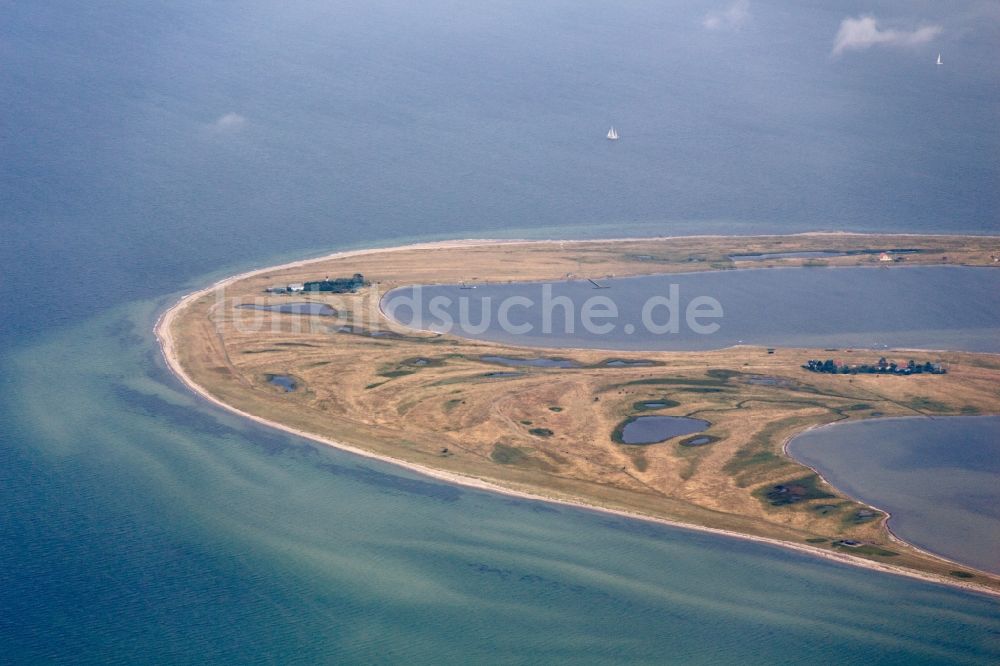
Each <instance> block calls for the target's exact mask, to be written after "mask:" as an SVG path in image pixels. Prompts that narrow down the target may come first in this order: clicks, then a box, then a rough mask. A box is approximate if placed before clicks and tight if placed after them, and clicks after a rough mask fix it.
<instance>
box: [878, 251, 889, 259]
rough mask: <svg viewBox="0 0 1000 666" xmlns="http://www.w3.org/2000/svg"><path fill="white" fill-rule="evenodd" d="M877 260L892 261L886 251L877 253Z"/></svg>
mask: <svg viewBox="0 0 1000 666" xmlns="http://www.w3.org/2000/svg"><path fill="white" fill-rule="evenodd" d="M878 260H879V261H892V257H891V256H889V253H888V252H883V253H882V254H880V255H878Z"/></svg>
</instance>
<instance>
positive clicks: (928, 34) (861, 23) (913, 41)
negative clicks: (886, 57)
mask: <svg viewBox="0 0 1000 666" xmlns="http://www.w3.org/2000/svg"><path fill="white" fill-rule="evenodd" d="M940 33H941V26H939V25H925V26H921V27H919V28H917V29H916V30H897V29H895V28H886V29H884V30H883V29H882V28H880V27H879V25H878V21H877V20H876V19H875V17H874V16H859V17H858V18H845V19H844V20H843V21H841V22H840V30H838V31H837V36H836V37H835V38H834V40H833V51H832V54H833V55H835V56H838V55H840V54H841V53H843V52H844V51H863V50H864V49H867V48H871V47H872V46H917V45H919V44H926V43H927V42H929V41H931V40H932V39H934V38H935V37H937V36H938V35H939V34H940Z"/></svg>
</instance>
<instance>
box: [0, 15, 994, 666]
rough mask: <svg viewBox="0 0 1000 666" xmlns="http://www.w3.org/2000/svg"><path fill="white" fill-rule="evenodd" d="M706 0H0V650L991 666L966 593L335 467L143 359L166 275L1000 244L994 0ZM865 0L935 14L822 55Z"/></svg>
mask: <svg viewBox="0 0 1000 666" xmlns="http://www.w3.org/2000/svg"><path fill="white" fill-rule="evenodd" d="M722 4H724V3H720V4H719V5H716V4H714V3H660V2H637V3H628V4H626V5H622V4H621V3H604V2H584V3H580V2H570V1H569V0H557V1H553V2H546V3H537V2H513V1H512V2H498V3H489V4H483V3H455V2H445V1H442V0H432V1H431V2H426V3H411V2H402V1H401V0H373V1H372V2H365V3H348V2H320V1H318V0H317V1H314V2H307V1H292V2H284V3H270V2H241V3H215V4H206V3H200V2H199V3H196V2H191V1H181V2H176V3H170V4H161V3H120V2H113V1H110V0H97V1H95V2H87V3H70V2H47V3H42V2H17V1H13V0H9V1H6V2H3V3H2V4H0V7H2V15H3V21H2V22H0V92H2V94H0V231H2V234H0V265H2V266H3V270H2V273H0V303H2V305H3V308H4V316H3V318H2V319H0V528H2V530H0V564H2V566H0V648H2V655H3V660H4V661H5V662H23V663H37V662H39V661H49V662H62V661H86V662H107V661H130V662H143V661H151V662H152V661H155V662H157V663H169V662H190V661H193V660H200V661H282V662H309V663H314V662H315V661H317V660H323V661H339V662H349V661H364V662H372V661H415V662H422V661H435V662H463V663H468V662H469V661H484V660H505V661H535V662H537V661H540V660H546V661H556V660H577V661H624V660H632V661H650V662H653V661H655V662H662V661H667V660H673V661H690V662H697V661H701V662H712V663H720V662H746V661H748V660H751V661H764V660H769V659H770V660H778V659H790V658H795V659H807V660H812V661H815V662H821V663H822V662H832V661H837V662H839V663H861V662H865V663H868V662H871V661H876V662H882V663H889V662H897V663H921V662H922V663H940V662H947V661H951V662H955V663H976V662H978V663H990V662H995V661H997V659H998V658H1000V646H998V644H997V640H996V637H997V635H998V632H1000V622H998V620H997V613H996V610H997V606H996V602H995V601H993V600H990V599H987V598H985V597H980V596H977V595H972V594H966V593H961V592H958V591H955V590H950V589H945V588H941V587H936V586H932V585H926V584H922V583H917V582H913V581H909V580H904V579H900V578H895V577H891V576H885V575H879V574H875V573H872V572H867V571H862V570H855V569H851V568H847V567H843V566H839V565H834V564H830V563H826V562H822V561H816V560H813V559H810V558H806V557H803V556H800V555H796V554H793V553H788V552H784V551H782V550H778V549H774V548H770V547H764V546H759V545H753V544H748V543H743V542H740V541H733V540H726V539H719V538H713V537H707V536H702V535H695V534H690V533H687V532H684V531H678V530H667V529H663V528H658V527H650V526H647V525H644V524H642V523H637V522H630V521H621V520H617V519H609V518H607V517H604V516H599V515H595V514H590V513H587V512H582V511H571V510H567V509H553V508H550V507H546V506H543V505H540V504H536V503H524V502H512V501H510V500H508V499H504V498H501V497H495V496H491V495H487V494H482V493H474V492H470V491H467V490H461V489H457V488H453V487H449V486H445V485H442V484H438V483H435V482H431V481H428V480H426V479H422V478H419V477H417V476H414V475H412V474H409V473H406V472H403V471H400V470H398V469H395V468H393V467H391V466H387V465H378V464H373V463H370V462H366V461H362V460H359V459H357V458H354V457H351V456H348V455H346V454H341V453H338V452H333V451H326V450H320V449H318V448H316V447H314V446H312V445H310V444H307V443H305V442H302V441H300V440H297V439H294V438H290V437H286V436H284V435H279V434H275V433H272V432H268V431H266V430H263V429H260V428H257V427H255V426H253V425H251V424H247V423H244V422H242V421H240V420H239V419H236V418H234V417H232V416H229V415H227V414H224V413H221V412H220V411H218V410H217V409H214V408H211V407H210V406H207V405H205V404H202V403H200V402H199V401H198V400H196V399H195V398H193V397H192V396H191V395H190V394H189V393H187V392H186V391H184V390H183V389H182V388H180V387H179V386H178V385H177V383H176V382H175V381H174V380H172V379H171V378H170V376H169V375H168V374H167V373H166V372H165V370H164V368H163V366H162V363H161V362H160V360H159V358H158V355H157V351H156V349H155V345H154V342H153V340H152V337H151V335H150V329H151V326H152V324H153V321H154V320H155V316H156V314H157V312H158V311H160V310H161V309H162V308H163V307H164V306H165V305H167V304H168V303H169V302H171V301H172V300H173V299H174V298H176V296H177V295H178V294H179V293H180V292H181V291H183V290H185V289H188V288H190V287H193V286H196V285H201V284H204V283H206V282H207V281H208V280H210V279H212V278H213V277H216V276H219V275H223V274H227V273H230V272H233V271H235V270H238V269H240V268H245V267H249V266H255V265H265V264H267V263H272V262H276V261H278V260H280V259H285V258H289V257H293V256H305V255H308V254H316V253H319V252H322V251H326V250H329V249H333V248H348V247H358V246H370V245H387V244H394V243H397V242H404V241H407V240H410V239H415V238H423V239H426V238H442V237H450V238H454V237H467V236H492V237H502V236H506V237H513V236H534V237H599V236H619V235H626V234H650V235H652V234H670V233H704V232H711V233H765V232H779V231H783V232H793V231H805V230H811V229H855V230H883V231H897V232H903V231H922V232H934V233H947V232H970V233H995V232H996V231H997V227H998V220H1000V216H998V211H1000V206H998V203H1000V191H998V190H997V188H996V187H995V184H996V182H997V181H998V176H1000V150H998V148H1000V137H998V136H997V134H996V133H995V132H994V131H992V130H993V129H994V123H995V119H996V118H997V117H998V111H1000V86H998V85H997V84H998V79H1000V73H998V72H997V71H996V70H995V68H992V67H988V66H985V65H984V63H989V62H993V61H994V60H995V55H996V50H997V49H996V44H997V43H998V34H1000V33H998V24H997V15H996V14H997V13H996V11H995V8H994V7H992V6H991V5H989V4H981V3H976V2H968V3H948V4H947V6H944V5H941V4H931V3H903V2H879V3H875V4H873V5H871V6H869V5H855V4H847V5H844V6H841V7H836V8H833V7H829V6H828V3H818V2H815V3H791V2H788V3H778V2H773V3H772V2H752V3H751V4H750V13H751V19H750V20H748V21H747V22H746V23H745V24H744V25H743V26H742V27H740V29H738V30H735V29H734V30H707V29H705V28H704V27H703V26H702V20H703V18H704V15H705V14H706V12H708V11H710V10H715V9H719V8H720V7H721V6H722ZM861 12H876V13H877V14H878V15H879V16H880V17H884V18H885V19H886V20H887V21H896V22H898V23H899V24H900V25H902V26H904V27H905V26H911V25H915V24H917V23H919V22H921V21H924V22H928V23H939V24H941V25H942V26H943V31H942V32H941V34H940V36H939V37H937V38H936V40H935V42H934V43H933V44H926V45H918V46H914V47H907V48H879V47H876V48H872V49H870V50H867V51H861V52H853V53H848V54H845V55H843V56H842V57H839V58H833V57H831V54H830V48H831V44H832V39H833V36H834V34H835V33H836V30H837V26H838V25H839V23H840V21H841V19H843V18H845V17H847V16H849V15H851V16H853V15H857V14H859V13H861ZM938 50H940V51H943V52H944V53H945V60H946V62H947V63H948V64H947V65H946V66H943V67H940V68H938V67H933V66H931V63H932V62H933V58H934V55H935V53H936V51H938ZM612 123H613V124H615V125H616V127H618V129H619V131H620V132H621V134H622V140H621V141H619V142H617V143H611V142H607V141H605V140H603V138H602V137H603V135H604V132H606V131H607V127H608V126H609V125H610V124H612Z"/></svg>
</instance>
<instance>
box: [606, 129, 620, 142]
mask: <svg viewBox="0 0 1000 666" xmlns="http://www.w3.org/2000/svg"><path fill="white" fill-rule="evenodd" d="M608 140H609V141H617V140H618V130H616V129H615V128H614V127H612V128H611V129H609V130H608Z"/></svg>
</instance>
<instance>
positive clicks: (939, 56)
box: [937, 53, 944, 65]
mask: <svg viewBox="0 0 1000 666" xmlns="http://www.w3.org/2000/svg"><path fill="white" fill-rule="evenodd" d="M937 64H939V65H942V64H944V63H942V62H941V54H940V53H938V59H937Z"/></svg>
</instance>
